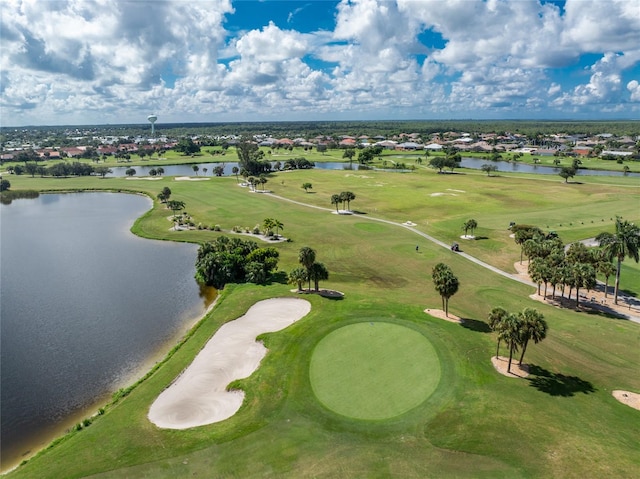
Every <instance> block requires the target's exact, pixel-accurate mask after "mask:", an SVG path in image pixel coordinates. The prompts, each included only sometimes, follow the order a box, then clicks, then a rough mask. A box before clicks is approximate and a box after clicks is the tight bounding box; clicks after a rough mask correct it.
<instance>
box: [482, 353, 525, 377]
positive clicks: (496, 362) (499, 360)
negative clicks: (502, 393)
mask: <svg viewBox="0 0 640 479" xmlns="http://www.w3.org/2000/svg"><path fill="white" fill-rule="evenodd" d="M491 364H493V367H494V368H496V371H498V372H499V373H500V374H502V375H503V376H507V377H510V378H526V377H527V376H529V366H528V365H526V364H523V365H522V366H519V365H518V359H517V358H513V359H512V361H511V372H507V367H508V366H509V358H505V357H504V356H499V357H496V356H493V357H492V358H491Z"/></svg>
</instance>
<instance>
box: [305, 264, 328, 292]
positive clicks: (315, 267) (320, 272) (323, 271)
mask: <svg viewBox="0 0 640 479" xmlns="http://www.w3.org/2000/svg"><path fill="white" fill-rule="evenodd" d="M309 279H312V280H313V283H314V286H315V290H316V291H318V290H319V286H320V285H319V283H320V281H323V280H327V279H329V271H327V268H326V267H325V265H324V264H322V263H313V264H312V265H311V268H310V269H309Z"/></svg>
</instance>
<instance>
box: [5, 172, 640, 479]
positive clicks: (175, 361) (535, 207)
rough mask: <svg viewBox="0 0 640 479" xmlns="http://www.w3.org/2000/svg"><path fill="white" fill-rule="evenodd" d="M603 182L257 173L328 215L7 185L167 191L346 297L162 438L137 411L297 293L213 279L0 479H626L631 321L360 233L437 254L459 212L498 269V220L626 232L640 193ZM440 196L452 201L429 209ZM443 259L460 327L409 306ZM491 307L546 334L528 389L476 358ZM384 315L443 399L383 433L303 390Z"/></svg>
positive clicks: (214, 187)
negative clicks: (107, 393) (106, 396)
mask: <svg viewBox="0 0 640 479" xmlns="http://www.w3.org/2000/svg"><path fill="white" fill-rule="evenodd" d="M307 181H308V182H311V183H312V184H313V190H312V192H310V193H305V192H304V190H303V189H302V188H301V184H302V183H303V182H307ZM615 181H616V182H617V183H613V182H612V180H611V179H599V178H593V177H591V178H589V179H586V178H585V182H584V183H583V184H569V185H564V184H562V182H561V181H560V180H559V179H555V180H551V179H547V178H534V177H515V176H503V177H498V178H487V177H486V176H484V175H479V174H478V175H476V174H464V175H437V174H435V173H434V172H433V171H431V170H428V169H418V170H417V171H416V172H415V173H411V174H398V173H382V172H347V171H296V172H290V173H280V174H276V175H272V176H271V177H270V179H269V183H268V184H267V185H266V187H267V188H269V189H272V190H273V191H274V192H275V193H276V194H278V195H281V196H282V197H284V198H287V199H291V200H295V201H301V202H304V203H308V204H311V205H314V206H319V207H322V208H326V210H324V209H317V208H309V207H307V206H303V205H298V204H295V203H291V202H289V201H285V200H282V199H278V198H274V197H270V196H267V195H260V194H251V193H249V192H248V191H247V189H246V188H240V187H238V186H237V185H236V180H235V178H214V179H211V180H210V181H203V182H179V181H174V180H173V179H172V178H163V179H162V180H159V181H155V182H151V181H142V180H139V181H134V180H126V179H119V178H112V179H105V180H100V179H96V178H69V179H51V178H44V179H41V178H29V177H24V176H23V177H11V184H12V188H15V189H38V190H75V189H101V188H102V189H105V188H108V189H110V190H113V191H125V190H127V191H134V190H138V191H142V192H144V193H145V194H148V195H149V196H151V197H155V195H156V194H157V193H158V192H159V191H160V190H161V189H162V187H163V186H169V187H170V188H171V190H172V191H173V195H172V198H175V199H177V200H182V201H184V202H185V203H186V205H187V211H188V212H189V213H190V214H191V215H192V216H193V217H194V220H195V221H196V223H197V222H200V221H202V222H203V223H205V224H219V225H220V226H221V227H222V228H223V230H226V231H225V232H224V233H223V234H229V233H228V231H229V230H230V229H231V228H232V227H233V226H235V225H240V226H253V225H255V224H258V223H261V222H262V221H263V219H264V218H267V217H271V218H277V219H279V220H280V221H282V222H283V223H284V225H285V228H284V231H283V232H282V233H283V234H284V235H285V236H286V237H288V238H290V239H291V242H290V243H281V244H278V245H277V247H278V249H279V251H280V255H281V256H280V267H281V269H283V270H285V271H290V270H291V269H293V268H294V267H296V266H297V265H298V263H297V253H298V250H299V249H300V248H301V247H303V246H311V247H312V248H314V249H316V251H317V260H318V261H320V262H322V263H324V264H325V266H326V267H327V269H328V270H329V272H330V279H329V281H326V282H323V283H321V286H326V287H329V288H332V289H337V290H340V291H343V292H344V293H345V297H344V299H343V300H340V301H336V300H330V299H324V298H321V297H317V296H314V295H308V296H307V297H306V298H307V299H309V300H310V301H311V303H312V310H311V312H310V314H309V315H308V316H307V317H305V318H304V319H302V320H301V321H299V322H297V323H295V324H294V325H292V326H291V327H290V328H288V329H287V330H286V331H281V332H277V333H271V334H267V335H265V336H264V343H265V345H266V346H267V348H269V353H268V354H267V356H266V357H265V359H264V360H263V361H262V363H261V365H260V368H259V369H258V370H257V371H256V372H255V373H254V374H253V375H252V376H251V377H249V378H247V379H244V380H242V381H240V382H239V385H240V386H241V387H242V388H243V389H244V390H245V391H246V399H245V403H244V404H243V407H242V408H241V410H240V411H239V412H238V413H237V414H236V415H235V416H233V417H232V418H230V419H229V420H227V421H223V422H221V423H219V424H213V425H210V426H204V427H200V428H194V429H191V430H185V431H166V430H160V429H157V428H155V427H154V426H153V425H152V424H151V423H150V422H149V421H148V420H147V418H146V414H147V411H148V409H149V407H150V405H151V403H152V402H153V401H154V400H155V398H156V397H157V395H158V394H159V393H160V392H161V391H162V390H163V389H164V388H165V387H166V386H167V385H168V384H170V383H171V381H173V379H174V378H175V377H176V376H177V375H178V374H179V373H180V372H181V371H182V370H183V369H184V368H185V367H186V366H187V365H188V364H189V363H190V361H191V360H192V359H193V358H194V357H195V355H196V354H197V352H198V351H199V350H200V349H201V348H202V347H203V345H204V344H205V343H206V341H207V340H208V339H209V338H210V337H211V336H212V335H213V334H214V332H215V331H216V330H217V329H218V328H219V327H220V325H222V324H224V322H226V321H229V320H232V319H235V318H237V317H239V316H241V315H242V314H243V313H244V312H246V310H247V309H248V308H249V307H250V306H251V305H252V304H254V303H255V302H256V301H258V300H260V299H264V298H269V297H276V296H287V295H291V294H292V293H290V289H291V286H290V285H284V284H278V283H274V284H271V285H269V286H264V287H258V286H251V285H239V286H234V285H229V286H227V287H226V288H225V290H224V291H223V292H222V294H221V297H220V299H219V301H218V304H217V306H216V308H215V309H214V310H213V311H212V312H211V313H210V314H208V315H207V316H206V317H205V318H204V319H203V320H202V321H201V322H200V323H199V325H198V327H197V328H196V329H195V330H194V331H193V333H192V335H191V336H190V337H189V338H188V340H187V341H186V342H185V343H184V344H183V345H182V346H181V347H180V348H179V349H178V350H177V351H176V352H175V353H174V354H173V355H172V356H171V358H170V359H169V360H168V361H167V362H166V363H165V364H163V365H162V366H161V367H159V368H158V369H157V370H156V371H155V372H154V373H153V374H152V375H151V376H150V377H149V378H148V379H146V380H145V381H144V382H142V383H141V384H140V385H138V386H137V387H136V388H135V389H133V391H132V392H131V393H130V394H129V395H128V396H127V397H126V398H124V399H122V400H121V401H119V402H118V404H117V405H114V406H109V407H106V408H105V414H104V415H102V416H99V417H96V418H95V419H94V421H93V423H92V424H91V425H90V426H89V427H87V428H86V429H83V430H82V431H79V432H74V433H71V434H70V435H68V436H67V437H65V438H64V439H63V440H61V441H60V442H58V443H57V444H56V445H55V446H54V447H51V448H49V449H48V450H46V451H44V452H43V453H41V454H39V455H38V456H37V457H36V458H34V459H32V460H30V461H29V462H28V463H27V464H26V465H25V466H23V467H21V468H20V469H19V470H17V471H15V472H13V473H12V474H11V475H10V476H9V477H11V478H13V477H16V478H26V477H29V478H47V477H51V478H60V477H65V478H75V477H87V476H94V477H100V478H108V477H113V478H121V477H154V478H163V477H166V478H170V477H171V478H173V477H187V476H189V477H192V476H194V475H195V476H200V477H202V476H208V477H242V478H245V477H265V476H266V477H269V476H270V477H291V478H301V477H403V478H412V477H415V478H425V477H426V478H428V477H434V478H447V477H451V478H460V477H474V478H475V477H487V478H497V477H504V478H518V477H525V478H538V477H540V478H547V477H552V478H553V477H556V478H586V477H596V476H597V477H632V476H634V474H635V473H636V472H637V470H638V468H639V467H640V451H639V450H638V448H637V431H638V428H639V427H640V416H639V415H638V412H637V411H635V410H633V409H631V408H629V407H626V406H624V405H621V404H620V403H618V402H617V401H616V400H615V399H614V398H613V397H612V396H611V390H613V389H625V390H632V391H638V392H640V377H639V376H638V374H637V346H638V342H639V341H640V328H639V327H638V324H634V323H630V322H628V321H622V320H617V319H612V318H608V317H605V316H600V315H595V314H588V313H577V312H574V311H571V310H560V309H555V308H553V307H551V306H548V305H545V304H542V303H539V302H535V301H533V300H531V299H529V297H528V295H529V294H531V293H532V292H533V291H532V289H531V288H528V287H527V286H525V285H522V284H520V283H516V282H513V281H510V280H508V279H507V278H504V277H502V276H498V275H496V274H494V273H491V272H490V271H487V270H485V269H483V268H481V267H479V266H477V265H475V264H472V263H470V262H468V261H467V260H465V259H464V258H463V257H461V256H460V255H456V254H455V253H452V252H451V251H449V250H447V249H445V248H441V247H439V246H436V245H434V244H432V243H429V242H427V241H426V240H423V239H421V238H420V237H418V236H417V235H415V234H414V233H413V232H411V231H409V230H407V229H406V228H403V227H401V226H396V225H393V224H387V223H380V222H375V221H371V218H372V217H377V218H383V219H386V220H390V221H394V222H397V223H402V222H405V221H407V220H411V221H414V222H415V223H417V226H416V228H417V229H418V230H420V231H423V232H425V233H428V234H431V235H433V236H435V237H437V238H439V239H441V240H442V241H445V242H449V241H451V240H453V239H455V238H457V237H458V236H459V235H461V234H462V231H461V230H460V227H461V225H462V223H463V222H464V221H466V220H467V219H469V218H474V219H476V221H477V222H478V224H479V229H478V231H476V235H478V236H485V237H486V238H487V239H483V240H477V241H473V242H464V243H463V247H464V249H465V250H466V251H468V252H469V253H471V254H473V255H475V256H478V257H480V258H481V259H483V260H484V261H487V262H488V263H490V264H493V265H496V266H499V267H503V268H505V269H508V268H510V267H512V265H513V263H514V262H515V261H517V260H518V258H519V253H520V250H519V248H518V247H517V245H515V243H514V242H513V240H512V239H510V238H509V236H508V233H509V232H508V230H507V229H506V228H507V226H508V224H509V221H517V222H519V223H525V222H527V223H534V224H537V225H538V226H541V227H543V228H546V225H547V224H549V228H550V229H551V226H552V224H553V225H554V226H555V228H554V229H556V230H557V231H558V232H559V233H560V235H561V236H562V237H563V238H565V239H566V238H569V239H570V240H574V239H581V238H586V237H589V236H593V235H594V234H597V232H599V231H611V229H612V227H613V221H611V220H610V218H611V217H615V215H616V214H620V215H622V216H624V217H625V218H626V219H629V220H632V221H636V222H637V221H638V220H640V210H639V209H638V208H637V205H638V201H639V199H640V196H639V194H640V181H639V180H637V179H634V178H617V179H616V180H615ZM345 190H349V191H353V192H354V193H355V194H356V196H357V198H356V200H355V201H354V202H352V205H351V206H352V208H353V209H357V210H359V211H362V213H363V214H362V215H355V216H338V215H334V214H331V210H332V206H331V204H330V202H329V198H330V196H331V194H333V193H339V192H340V191H345ZM452 190H463V191H464V192H465V193H458V194H457V195H456V196H454V195H453V194H447V195H439V196H432V194H433V193H447V192H448V193H455V191H452ZM17 201H27V200H17ZM605 213H606V214H605ZM169 215H170V212H169V211H168V210H167V209H166V208H165V207H164V206H163V205H161V204H159V203H158V202H154V207H153V208H152V209H151V210H150V211H149V212H147V213H146V214H145V215H144V216H143V217H142V218H141V219H140V220H138V221H137V222H136V224H135V225H134V226H133V230H134V231H135V232H136V233H137V234H140V235H142V236H146V237H151V238H158V239H164V240H174V241H192V242H199V241H204V240H207V239H211V238H214V237H215V236H216V235H217V233H214V232H211V231H171V230H170V227H171V223H170V222H169V221H167V217H168V216H169ZM601 219H604V220H605V221H600V222H599V223H597V221H599V220H601ZM591 220H594V223H593V224H592V223H591V222H590V221H591ZM547 221H548V223H547ZM552 221H553V222H554V223H552ZM582 222H584V224H582ZM556 223H557V224H556ZM560 223H562V225H563V226H562V227H559V226H558V224H560ZM569 223H573V224H572V225H569ZM416 244H419V245H420V251H419V252H418V253H416V251H415V245H416ZM438 262H444V263H446V264H448V265H449V266H450V267H451V268H452V270H453V271H454V273H455V274H456V275H457V276H458V277H459V279H460V290H459V292H458V293H457V294H456V295H455V296H454V297H452V298H451V300H450V310H451V312H452V313H453V314H456V315H458V316H461V317H463V318H465V319H466V321H465V324H464V325H458V324H453V323H449V322H446V321H441V320H438V319H435V318H432V317H430V316H428V315H426V314H425V313H424V312H423V310H424V309H425V308H438V307H440V298H439V296H438V295H437V294H436V292H435V291H434V289H433V286H432V284H431V278H430V272H431V269H432V268H433V266H434V265H435V264H436V263H438ZM624 264H625V270H624V271H623V279H622V282H621V288H623V289H625V288H627V287H629V288H631V289H634V290H635V291H638V280H637V279H634V278H637V276H638V271H639V270H638V265H636V264H635V263H633V262H632V261H631V260H629V259H627V260H626V261H625V263H624ZM495 306H502V307H504V308H505V309H507V310H509V311H520V310H522V309H523V308H524V307H527V306H530V307H534V308H537V309H538V310H539V311H541V312H542V313H543V314H544V316H545V319H546V320H547V321H548V323H549V333H548V337H547V339H545V340H544V341H543V342H541V343H540V344H537V345H530V347H529V348H528V350H527V356H526V357H525V362H527V363H529V364H531V365H532V366H533V367H534V371H535V372H536V374H534V375H533V376H532V377H531V378H530V379H529V380H517V379H511V378H506V377H503V376H501V375H499V374H498V373H496V372H495V370H494V369H493V367H492V365H491V363H490V360H489V358H490V357H491V356H492V355H493V354H495V336H494V335H493V334H491V333H489V332H487V331H488V329H487V325H486V317H487V314H488V312H489V311H490V310H491V308H493V307H495ZM381 318H383V319H384V323H385V324H389V325H397V326H402V328H410V329H411V330H414V331H415V332H416V333H419V334H420V335H421V336H422V337H424V338H427V340H428V342H429V343H430V344H431V345H432V347H433V350H434V351H435V354H436V355H437V358H438V362H439V364H440V382H439V384H438V387H437V388H436V389H435V391H434V392H433V394H431V395H430V396H429V398H428V399H427V400H425V401H423V402H421V403H420V404H418V405H417V406H415V407H413V408H412V409H410V410H408V411H406V412H405V413H403V414H400V415H396V416H393V417H390V418H388V419H384V420H376V421H365V420H362V419H355V418H352V417H347V416H345V415H344V414H338V413H336V412H335V411H332V410H330V409H328V408H326V407H325V406H324V405H323V404H322V403H321V402H320V401H318V399H317V397H316V394H315V393H314V390H313V386H312V383H311V378H310V374H309V373H310V368H311V362H312V358H313V356H314V353H313V351H314V350H315V348H316V347H317V345H318V344H321V343H322V341H323V338H326V337H328V335H330V334H331V333H332V332H334V331H336V330H340V329H345V328H344V327H346V326H350V325H357V324H368V322H369V321H379V320H380V319H381ZM389 347H393V346H392V345H390V346H389ZM371 399H374V398H371Z"/></svg>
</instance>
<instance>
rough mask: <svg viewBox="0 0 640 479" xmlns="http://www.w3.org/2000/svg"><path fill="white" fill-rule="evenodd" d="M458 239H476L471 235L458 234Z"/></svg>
mask: <svg viewBox="0 0 640 479" xmlns="http://www.w3.org/2000/svg"><path fill="white" fill-rule="evenodd" d="M460 239H463V240H474V239H476V237H475V236H473V235H462V236H460Z"/></svg>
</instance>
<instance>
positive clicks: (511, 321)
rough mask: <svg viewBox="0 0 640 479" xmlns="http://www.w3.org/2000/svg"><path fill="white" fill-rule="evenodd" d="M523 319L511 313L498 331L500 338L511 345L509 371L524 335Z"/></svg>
mask: <svg viewBox="0 0 640 479" xmlns="http://www.w3.org/2000/svg"><path fill="white" fill-rule="evenodd" d="M521 331H522V319H521V318H520V316H519V315H517V314H513V313H509V314H508V315H507V317H506V318H505V319H504V321H503V322H502V327H501V328H500V331H499V332H498V338H500V339H501V340H503V341H504V342H505V343H507V346H509V364H508V366H507V372H509V373H510V372H511V362H512V360H513V353H515V352H516V351H518V345H519V344H520V339H521V337H522V332H521Z"/></svg>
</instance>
